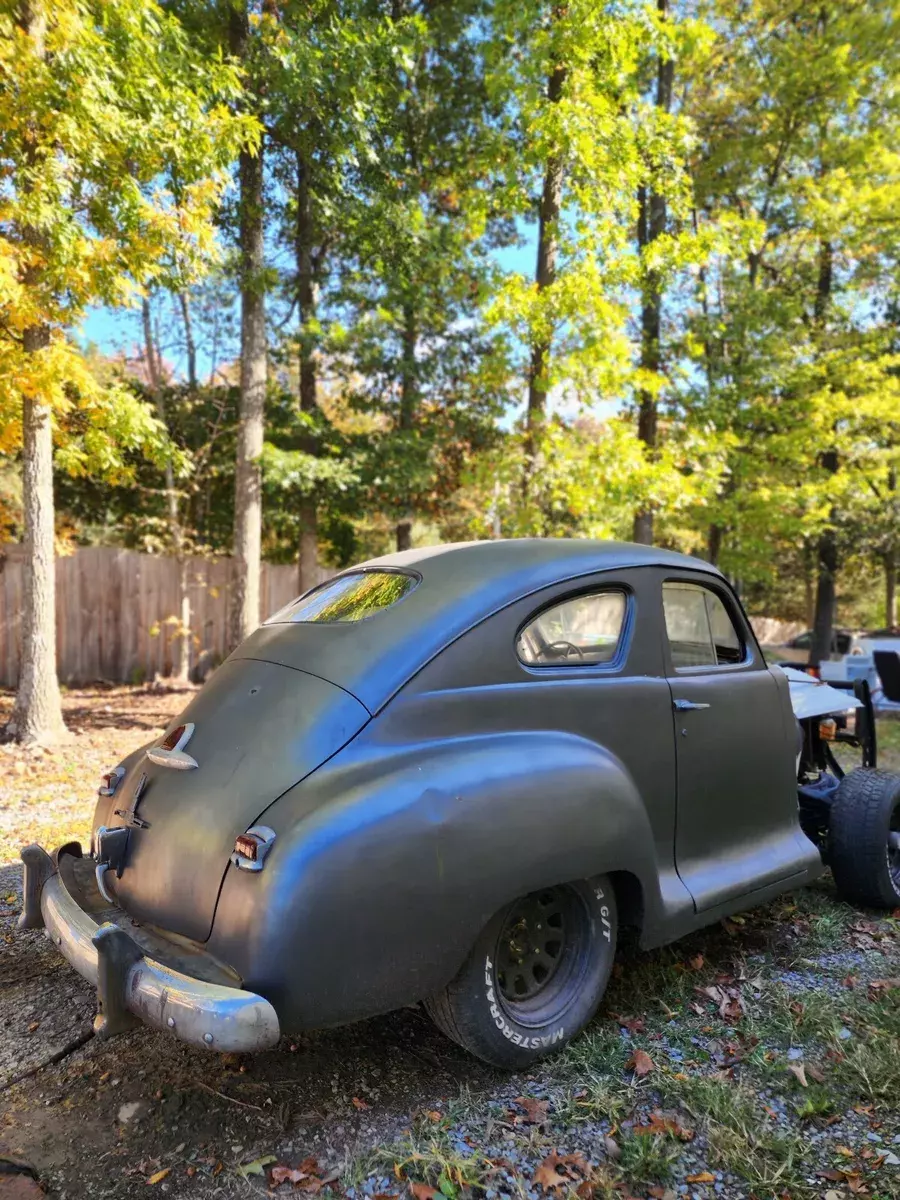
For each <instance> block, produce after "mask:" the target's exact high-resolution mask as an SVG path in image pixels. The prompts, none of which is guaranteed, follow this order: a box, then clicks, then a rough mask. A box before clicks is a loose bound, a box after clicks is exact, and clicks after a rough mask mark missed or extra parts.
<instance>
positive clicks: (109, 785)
mask: <svg viewBox="0 0 900 1200" xmlns="http://www.w3.org/2000/svg"><path fill="white" fill-rule="evenodd" d="M124 776H125V768H124V767H114V768H113V769H112V770H111V771H107V772H106V774H105V775H101V776H100V786H99V787H98V788H97V795H98V796H114V795H115V792H116V788H117V787H118V786H119V784H120V783H121V782H122V779H123V778H124Z"/></svg>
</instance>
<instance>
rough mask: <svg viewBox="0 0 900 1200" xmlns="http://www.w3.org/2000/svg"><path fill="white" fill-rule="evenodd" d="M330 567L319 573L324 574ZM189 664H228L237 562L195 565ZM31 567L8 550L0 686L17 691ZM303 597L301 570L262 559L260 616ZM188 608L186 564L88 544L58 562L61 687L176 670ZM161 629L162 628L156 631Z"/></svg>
mask: <svg viewBox="0 0 900 1200" xmlns="http://www.w3.org/2000/svg"><path fill="white" fill-rule="evenodd" d="M329 573H330V572H329V571H328V570H327V569H326V568H321V570H320V577H321V578H322V579H325V578H327V576H328V575H329ZM187 574H188V592H189V595H190V598H191V625H190V640H191V662H192V663H193V662H195V661H196V659H197V656H198V654H199V653H200V652H201V651H204V650H205V651H209V652H210V653H211V654H212V655H213V656H214V657H216V658H224V657H225V653H226V647H227V644H228V628H229V612H228V602H229V593H230V586H229V585H230V579H231V559H229V558H217V559H204V558H191V559H189V560H188V573H187ZM24 589H25V561H24V553H23V550H22V547H21V546H16V545H0V686H2V687H15V686H16V683H17V681H18V676H19V661H20V656H21V612H22V603H23V598H24ZM296 594H297V568H296V566H272V565H270V564H269V563H263V569H262V581H261V588H260V619H261V620H265V618H266V617H268V616H271V614H272V613H273V612H276V611H277V610H278V609H279V608H281V607H282V606H283V605H285V604H287V603H288V601H289V600H291V599H292V598H293V597H294V596H295V595H296ZM180 615H181V606H180V603H179V591H178V563H177V562H176V561H175V559H173V558H165V557H163V556H161V555H149V554H138V553H136V552H135V551H133V550H118V549H116V548H115V547H112V546H88V547H83V548H81V549H79V550H76V551H75V552H74V554H71V555H67V556H65V557H63V558H58V559H57V560H56V631H57V637H56V649H57V659H58V669H59V678H60V680H61V681H62V682H63V683H68V684H77V683H89V682H92V681H94V680H97V679H106V680H109V681H110V682H113V683H129V682H137V681H138V680H140V679H150V678H153V676H155V675H157V674H159V675H162V674H167V673H169V672H171V669H172V664H173V662H174V661H175V659H176V657H177V653H176V652H177V648H178V646H177V637H178V636H179V626H180ZM155 630H158V632H155V633H154V631H155Z"/></svg>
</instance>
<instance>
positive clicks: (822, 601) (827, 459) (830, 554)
mask: <svg viewBox="0 0 900 1200" xmlns="http://www.w3.org/2000/svg"><path fill="white" fill-rule="evenodd" d="M833 258H834V255H833V250H832V245H831V242H829V241H824V240H823V241H822V243H821V244H820V246H819V274H818V282H817V286H816V299H815V305H814V316H815V323H816V326H817V327H818V328H819V330H820V332H822V331H824V327H825V323H826V320H827V317H828V310H829V308H830V305H831V284H832V277H833ZM820 461H821V463H822V467H823V468H824V469H825V471H827V472H828V474H829V475H835V474H836V473H837V469H838V455H837V451H836V450H833V449H832V450H825V451H823V453H822V455H821V459H820ZM835 516H836V513H835V511H834V510H832V512H831V519H832V521H833V520H834V518H835ZM818 560H819V562H818V566H819V577H818V581H817V583H816V619H815V621H814V622H813V640H812V646H811V648H810V652H809V659H810V662H812V663H818V662H827V661H828V659H829V658H830V656H831V643H832V635H833V632H834V618H835V606H836V603H837V600H836V597H837V571H838V549H837V533H836V532H835V529H834V527H833V526H832V527H831V528H829V529H826V530H825V531H824V532H823V533H822V534H821V536H820V538H819V549H818Z"/></svg>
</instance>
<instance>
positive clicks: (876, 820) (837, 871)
mask: <svg viewBox="0 0 900 1200" xmlns="http://www.w3.org/2000/svg"><path fill="white" fill-rule="evenodd" d="M898 805H900V776H898V775H894V774H892V773H890V772H887V771H880V770H874V769H871V768H861V769H859V770H856V771H853V772H851V773H850V774H848V775H847V776H845V778H844V780H843V781H842V783H841V787H840V790H839V792H838V797H837V799H836V801H835V804H834V806H833V808H832V813H831V822H830V828H829V840H828V862H829V865H830V866H831V872H832V875H833V876H834V880H835V884H836V885H837V888H838V891H839V893H840V894H841V895H842V896H843V897H844V899H846V900H848V901H849V902H850V903H852V904H855V905H859V906H862V907H870V908H881V909H891V908H895V907H898V906H900V889H898V886H897V883H896V881H895V880H894V877H893V875H892V874H891V870H890V864H889V861H888V855H887V838H888V832H889V830H890V825H891V817H892V816H893V813H894V811H895V809H896V808H897V807H898Z"/></svg>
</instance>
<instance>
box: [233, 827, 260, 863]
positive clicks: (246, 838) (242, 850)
mask: <svg viewBox="0 0 900 1200" xmlns="http://www.w3.org/2000/svg"><path fill="white" fill-rule="evenodd" d="M258 849H259V841H258V839H257V838H255V837H254V836H253V835H252V834H251V833H242V834H241V835H240V836H239V837H236V838H235V839H234V852H235V854H240V856H241V857H242V858H249V859H250V861H251V862H256V852H257V850H258Z"/></svg>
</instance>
